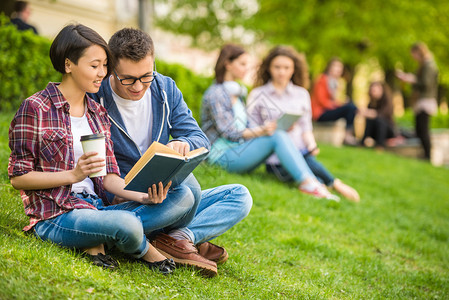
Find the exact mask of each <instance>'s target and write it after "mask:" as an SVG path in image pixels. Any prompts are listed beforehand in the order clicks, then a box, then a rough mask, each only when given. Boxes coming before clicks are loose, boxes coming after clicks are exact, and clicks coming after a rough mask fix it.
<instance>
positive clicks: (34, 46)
mask: <svg viewBox="0 0 449 300" xmlns="http://www.w3.org/2000/svg"><path fill="white" fill-rule="evenodd" d="M50 45H51V42H50V41H49V40H48V39H46V38H44V37H41V36H37V35H35V34H34V33H32V32H31V31H18V30H17V29H16V27H15V26H13V25H12V24H10V23H9V19H8V18H7V17H5V16H4V15H0V100H1V101H0V111H12V110H17V109H18V107H19V106H20V103H21V102H22V100H23V99H25V98H27V97H28V96H30V95H32V94H34V93H35V92H37V91H40V90H42V89H43V88H45V86H46V85H47V83H48V82H49V81H59V80H60V78H61V76H60V74H58V73H57V72H56V71H55V70H54V69H53V66H52V64H51V62H50V58H49V56H48V52H49V49H50Z"/></svg>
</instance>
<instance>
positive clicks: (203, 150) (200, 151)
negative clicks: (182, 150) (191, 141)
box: [186, 147, 209, 158]
mask: <svg viewBox="0 0 449 300" xmlns="http://www.w3.org/2000/svg"><path fill="white" fill-rule="evenodd" d="M207 152H209V150H207V149H206V148H204V147H201V148H198V149H195V150H192V151H190V152H189V153H187V154H186V157H187V158H193V157H196V156H198V155H201V154H203V153H207Z"/></svg>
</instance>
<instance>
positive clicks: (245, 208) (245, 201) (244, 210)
mask: <svg viewBox="0 0 449 300" xmlns="http://www.w3.org/2000/svg"><path fill="white" fill-rule="evenodd" d="M232 194H233V195H234V196H235V200H236V202H237V205H238V206H239V207H240V209H239V212H240V213H241V218H242V219H243V218H245V217H246V216H248V214H249V212H250V211H251V207H252V206H253V198H252V196H251V194H250V192H249V190H248V188H247V187H246V186H244V185H241V184H235V185H234V187H233V190H232Z"/></svg>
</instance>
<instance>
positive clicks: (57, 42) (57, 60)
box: [50, 24, 114, 78]
mask: <svg viewBox="0 0 449 300" xmlns="http://www.w3.org/2000/svg"><path fill="white" fill-rule="evenodd" d="M93 45H98V46H100V47H101V48H103V49H104V51H105V52H106V56H107V58H108V73H107V75H106V77H105V78H107V77H108V76H109V75H110V74H111V71H112V66H113V63H114V61H113V57H112V55H111V51H110V50H109V48H108V45H107V44H106V41H105V40H104V39H103V38H102V37H101V36H100V35H99V34H98V33H97V32H96V31H94V30H93V29H91V28H89V27H87V26H84V25H82V24H76V25H74V24H71V25H67V26H65V27H64V28H63V29H62V30H61V31H60V32H59V33H58V35H57V36H56V38H55V39H54V41H53V43H52V44H51V47H50V59H51V63H52V64H53V67H54V68H55V70H56V71H58V72H59V73H61V74H65V73H66V72H65V59H66V58H68V59H70V61H72V62H73V63H74V64H78V60H79V59H80V57H81V56H83V54H84V51H86V49H87V48H89V47H90V46H93Z"/></svg>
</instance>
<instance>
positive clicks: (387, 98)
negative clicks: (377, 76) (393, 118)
mask: <svg viewBox="0 0 449 300" xmlns="http://www.w3.org/2000/svg"><path fill="white" fill-rule="evenodd" d="M375 85H380V86H381V87H382V96H381V97H380V98H379V99H374V98H373V96H372V95H371V89H372V87H373V86H375ZM368 96H369V99H370V102H369V104H368V108H372V109H377V110H379V109H381V110H383V111H385V112H387V113H388V114H390V115H393V99H392V93H391V89H390V87H389V86H388V84H386V83H385V82H382V81H374V82H371V84H370V86H369V88H368Z"/></svg>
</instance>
